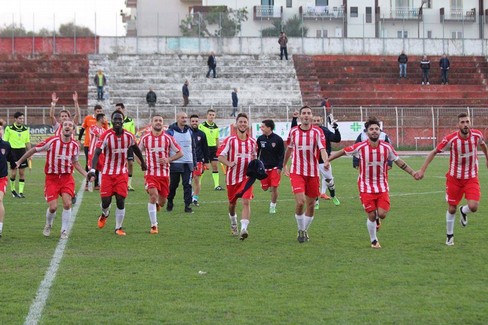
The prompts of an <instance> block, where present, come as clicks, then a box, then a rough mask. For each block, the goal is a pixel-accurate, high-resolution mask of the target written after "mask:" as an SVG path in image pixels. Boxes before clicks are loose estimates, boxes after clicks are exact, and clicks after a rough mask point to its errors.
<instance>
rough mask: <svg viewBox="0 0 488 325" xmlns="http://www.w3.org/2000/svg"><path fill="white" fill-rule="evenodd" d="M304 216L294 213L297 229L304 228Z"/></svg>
mask: <svg viewBox="0 0 488 325" xmlns="http://www.w3.org/2000/svg"><path fill="white" fill-rule="evenodd" d="M303 218H304V216H303V214H301V215H298V214H296V213H295V219H296V220H297V227H298V230H299V231H300V230H305V225H304V220H303Z"/></svg>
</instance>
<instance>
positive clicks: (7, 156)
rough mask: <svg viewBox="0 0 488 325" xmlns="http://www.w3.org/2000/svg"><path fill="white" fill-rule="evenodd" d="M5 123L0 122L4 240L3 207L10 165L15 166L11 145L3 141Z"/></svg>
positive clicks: (0, 205) (1, 215) (2, 213)
mask: <svg viewBox="0 0 488 325" xmlns="http://www.w3.org/2000/svg"><path fill="white" fill-rule="evenodd" d="M4 124H5V121H3V120H0V238H2V233H3V221H4V218H5V207H4V206H3V198H4V196H5V193H6V191H7V184H8V164H7V162H10V164H15V161H14V160H13V155H12V149H11V148H10V143H8V142H6V141H4V140H2V136H3V125H4Z"/></svg>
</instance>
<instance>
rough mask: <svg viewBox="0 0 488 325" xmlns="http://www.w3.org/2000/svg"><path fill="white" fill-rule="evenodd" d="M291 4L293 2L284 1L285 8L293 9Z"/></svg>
mask: <svg viewBox="0 0 488 325" xmlns="http://www.w3.org/2000/svg"><path fill="white" fill-rule="evenodd" d="M292 2H293V1H292V0H286V7H287V8H291V7H293V4H292Z"/></svg>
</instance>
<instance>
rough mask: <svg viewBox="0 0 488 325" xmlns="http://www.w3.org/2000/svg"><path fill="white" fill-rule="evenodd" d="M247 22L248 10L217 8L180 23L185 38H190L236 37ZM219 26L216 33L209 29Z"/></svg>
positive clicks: (195, 14) (215, 30)
mask: <svg viewBox="0 0 488 325" xmlns="http://www.w3.org/2000/svg"><path fill="white" fill-rule="evenodd" d="M246 20H247V9H246V8H241V9H236V10H234V9H230V8H227V7H225V6H215V7H213V8H212V9H211V10H210V11H209V12H208V13H202V12H196V13H194V14H193V15H188V16H186V18H185V19H183V20H182V21H181V23H180V31H181V33H182V34H183V36H189V37H192V36H193V37H196V36H199V37H206V36H208V37H234V36H236V35H237V34H239V33H240V31H241V24H242V22H243V21H246ZM214 25H217V26H216V27H215V28H214V31H213V32H212V31H210V30H209V28H211V27H213V26H214Z"/></svg>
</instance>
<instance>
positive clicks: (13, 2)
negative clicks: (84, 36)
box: [0, 0, 128, 36]
mask: <svg viewBox="0 0 488 325" xmlns="http://www.w3.org/2000/svg"><path fill="white" fill-rule="evenodd" d="M0 8H1V10H0V26H1V27H4V26H6V25H7V26H8V25H11V24H12V21H13V22H15V24H16V25H19V23H22V25H23V26H24V28H25V29H26V30H27V31H31V30H33V29H34V30H35V31H39V29H41V28H47V29H49V30H52V29H53V28H54V25H55V28H56V30H57V29H58V28H59V25H60V24H64V23H70V22H75V21H76V25H79V26H85V27H88V28H90V29H91V30H92V31H94V32H95V31H96V33H97V34H98V35H100V36H125V28H124V24H123V23H122V19H121V17H120V10H121V9H123V10H124V11H127V12H128V10H127V9H126V7H125V0H0ZM95 17H96V19H95Z"/></svg>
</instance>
